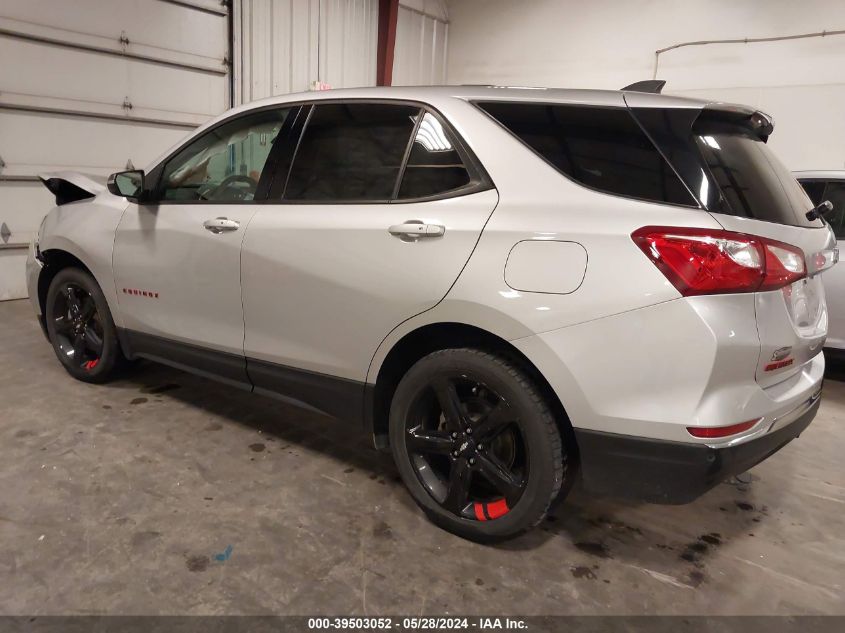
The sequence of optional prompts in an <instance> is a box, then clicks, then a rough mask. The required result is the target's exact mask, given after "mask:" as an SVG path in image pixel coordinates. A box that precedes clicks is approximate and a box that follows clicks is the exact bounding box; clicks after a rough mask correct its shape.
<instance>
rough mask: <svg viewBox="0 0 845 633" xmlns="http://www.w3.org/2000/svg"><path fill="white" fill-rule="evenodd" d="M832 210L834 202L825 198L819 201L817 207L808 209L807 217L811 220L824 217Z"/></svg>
mask: <svg viewBox="0 0 845 633" xmlns="http://www.w3.org/2000/svg"><path fill="white" fill-rule="evenodd" d="M831 211H833V203H832V202H831V201H830V200H825V201H824V202H821V203H819V205H818V206H817V207H813V208H812V209H810V210H809V211H807V219H808V220H810V221H813V220H818V219H819V218H824V215H825V213H830V212H831Z"/></svg>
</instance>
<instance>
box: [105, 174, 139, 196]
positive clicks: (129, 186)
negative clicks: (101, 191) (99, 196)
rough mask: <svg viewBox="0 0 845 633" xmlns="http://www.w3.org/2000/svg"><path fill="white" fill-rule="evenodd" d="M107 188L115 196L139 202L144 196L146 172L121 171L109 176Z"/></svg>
mask: <svg viewBox="0 0 845 633" xmlns="http://www.w3.org/2000/svg"><path fill="white" fill-rule="evenodd" d="M107 186H108V189H109V191H110V192H111V193H113V194H114V195H116V196H122V197H123V198H126V199H127V200H131V201H132V202H139V201H140V200H141V198H142V197H143V194H144V172H143V171H141V170H140V169H137V170H133V171H119V172H117V173H116V174H112V175H111V176H109V180H108V184H107Z"/></svg>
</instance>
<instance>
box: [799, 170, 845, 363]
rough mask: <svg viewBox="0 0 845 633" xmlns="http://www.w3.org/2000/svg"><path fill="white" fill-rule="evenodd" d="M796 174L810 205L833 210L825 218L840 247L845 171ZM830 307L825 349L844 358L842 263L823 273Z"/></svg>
mask: <svg viewBox="0 0 845 633" xmlns="http://www.w3.org/2000/svg"><path fill="white" fill-rule="evenodd" d="M795 177H796V178H797V179H798V182H800V183H801V185H802V186H803V187H804V189H805V190H806V191H807V195H809V196H810V199H811V200H812V202H813V204H815V205H818V204H821V203H822V202H824V201H829V202H830V203H831V205H832V209H831V210H830V211H828V212H827V213H825V215H824V219H825V220H826V221H827V222H828V223H829V224H830V227H831V228H832V229H833V232H834V233H835V234H836V239H837V242H838V246H839V248H840V250H841V248H842V245H843V244H842V242H843V240H845V171H797V172H795ZM824 287H825V295H826V296H827V303H828V306H829V311H830V317H829V328H828V330H829V331H828V335H827V342H826V343H825V349H826V350H827V351H828V354H829V355H830V356H835V357H836V358H837V359H839V360H845V266H836V267H834V268H833V270H831V271H830V272H828V273H827V274H826V275H825V276H824Z"/></svg>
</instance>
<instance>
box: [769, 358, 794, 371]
mask: <svg viewBox="0 0 845 633" xmlns="http://www.w3.org/2000/svg"><path fill="white" fill-rule="evenodd" d="M794 361H795V359H794V358H787V359H786V360H779V361H778V362H776V363H769V364H768V365H766V369H764V370H763V371H774V370H776V369H783V368H784V367H789V366H790V365H791V364H792V363H793V362H794Z"/></svg>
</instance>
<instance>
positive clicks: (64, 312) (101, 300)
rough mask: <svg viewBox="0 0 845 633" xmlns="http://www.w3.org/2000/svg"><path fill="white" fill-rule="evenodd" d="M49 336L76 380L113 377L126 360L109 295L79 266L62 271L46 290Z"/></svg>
mask: <svg viewBox="0 0 845 633" xmlns="http://www.w3.org/2000/svg"><path fill="white" fill-rule="evenodd" d="M44 314H45V319H46V323H47V335H48V336H49V338H50V343H51V344H52V345H53V351H55V352H56V357H57V358H58V359H59V362H60V363H61V364H62V366H63V367H64V368H65V370H66V371H67V372H68V373H69V374H70V375H71V376H73V377H74V378H76V379H77V380H81V381H83V382H92V383H103V382H106V381H108V380H110V379H111V378H112V377H113V376H114V374H115V372H116V370H117V368H118V366H119V364H120V363H121V361H122V360H123V353H122V352H121V349H120V344H119V342H118V339H117V328H116V327H115V325H114V321H113V320H112V316H111V312H110V311H109V306H108V303H107V302H106V297H105V295H103V291H102V290H101V289H100V286H99V285H97V282H96V281H95V280H94V278H93V277H92V276H91V275H90V274H89V273H88V272H86V271H84V270H81V269H79V268H64V269H62V270H60V271H59V272H58V273H57V274H56V276H55V277H54V278H53V280H52V281H51V282H50V287H49V289H48V290H47V300H46V306H45V310H44Z"/></svg>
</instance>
